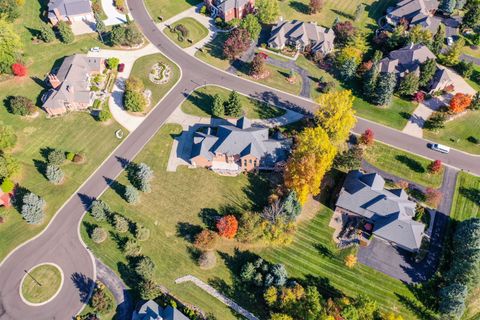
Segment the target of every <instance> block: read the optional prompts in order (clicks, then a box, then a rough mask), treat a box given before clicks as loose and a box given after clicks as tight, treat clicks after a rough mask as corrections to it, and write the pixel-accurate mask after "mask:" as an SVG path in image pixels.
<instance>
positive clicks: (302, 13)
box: [279, 0, 395, 30]
mask: <svg viewBox="0 0 480 320" xmlns="http://www.w3.org/2000/svg"><path fill="white" fill-rule="evenodd" d="M361 3H363V4H365V10H364V12H363V13H362V15H361V16H360V18H359V19H358V20H357V21H352V22H353V24H354V25H355V26H358V27H361V28H364V29H369V30H374V28H375V27H376V26H377V24H376V20H377V19H378V18H379V17H381V16H382V15H384V14H385V10H386V9H387V8H388V7H389V6H391V5H392V4H393V3H395V1H391V0H382V1H377V0H366V1H359V0H344V1H336V0H325V1H324V4H323V8H322V10H321V11H320V12H319V13H317V14H314V15H311V14H310V13H309V11H308V10H309V0H285V1H279V5H280V15H281V16H283V17H284V19H288V20H294V19H296V20H301V21H316V22H317V23H318V24H319V25H322V26H326V27H331V26H332V24H333V22H334V21H335V18H336V17H338V18H339V19H340V20H341V21H344V20H348V19H353V17H352V16H353V14H354V12H355V9H356V8H357V6H358V5H359V4H361Z"/></svg>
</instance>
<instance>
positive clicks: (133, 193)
mask: <svg viewBox="0 0 480 320" xmlns="http://www.w3.org/2000/svg"><path fill="white" fill-rule="evenodd" d="M138 198H139V194H138V190H137V189H135V187H133V186H130V185H129V186H127V187H126V188H125V200H126V201H127V202H128V203H132V204H134V203H137V202H138Z"/></svg>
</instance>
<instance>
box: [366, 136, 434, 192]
mask: <svg viewBox="0 0 480 320" xmlns="http://www.w3.org/2000/svg"><path fill="white" fill-rule="evenodd" d="M364 154H365V160H367V161H368V162H369V163H370V164H372V165H374V166H375V167H377V168H379V169H381V170H383V171H386V172H388V173H391V174H393V175H396V176H398V177H400V178H403V179H406V180H410V181H412V182H415V183H418V184H420V185H423V186H426V187H434V188H438V187H440V186H441V185H442V179H443V169H442V172H441V173H438V174H430V173H428V169H427V168H428V165H429V164H430V163H431V162H432V161H431V160H428V159H425V158H422V157H420V156H417V155H414V154H411V153H409V152H405V151H402V150H399V149H396V148H393V147H390V146H388V145H386V144H383V143H380V142H375V144H374V145H373V146H370V147H369V148H368V149H367V150H366V151H365V153H364Z"/></svg>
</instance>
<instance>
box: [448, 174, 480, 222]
mask: <svg viewBox="0 0 480 320" xmlns="http://www.w3.org/2000/svg"><path fill="white" fill-rule="evenodd" d="M450 216H451V217H452V219H455V220H458V221H462V220H465V219H469V218H473V217H477V218H479V217H480V177H477V176H473V175H471V174H468V173H466V172H463V171H462V172H459V173H458V176H457V184H456V185H455V194H454V196H453V204H452V213H451V214H450Z"/></svg>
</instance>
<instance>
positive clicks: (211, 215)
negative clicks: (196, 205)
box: [198, 208, 220, 230]
mask: <svg viewBox="0 0 480 320" xmlns="http://www.w3.org/2000/svg"><path fill="white" fill-rule="evenodd" d="M198 216H199V217H200V219H202V221H203V223H204V224H205V226H207V229H210V230H216V228H217V227H216V224H217V220H218V219H219V218H220V213H219V212H218V211H217V210H216V209H213V208H203V209H202V210H200V212H199V213H198Z"/></svg>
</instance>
